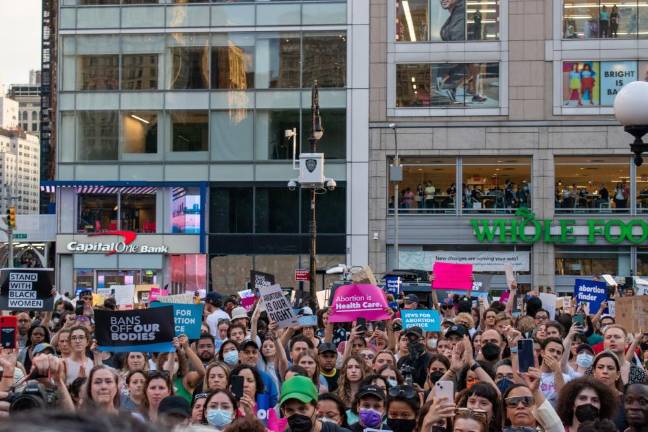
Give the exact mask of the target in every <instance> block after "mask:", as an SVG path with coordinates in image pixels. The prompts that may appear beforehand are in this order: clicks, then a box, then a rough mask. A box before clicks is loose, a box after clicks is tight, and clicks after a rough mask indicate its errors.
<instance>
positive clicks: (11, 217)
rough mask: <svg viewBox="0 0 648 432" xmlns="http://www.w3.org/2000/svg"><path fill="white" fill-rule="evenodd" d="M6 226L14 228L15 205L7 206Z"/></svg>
mask: <svg viewBox="0 0 648 432" xmlns="http://www.w3.org/2000/svg"><path fill="white" fill-rule="evenodd" d="M7 226H8V227H9V228H10V229H15V228H16V207H9V210H7Z"/></svg>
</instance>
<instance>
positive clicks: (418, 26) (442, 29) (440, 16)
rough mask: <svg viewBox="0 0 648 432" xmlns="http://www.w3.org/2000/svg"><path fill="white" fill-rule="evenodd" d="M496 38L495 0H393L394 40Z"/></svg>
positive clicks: (496, 16)
mask: <svg viewBox="0 0 648 432" xmlns="http://www.w3.org/2000/svg"><path fill="white" fill-rule="evenodd" d="M498 38H499V2H498V1H497V0H469V1H467V0H396V41H397V42H425V41H434V42H461V41H466V40H497V39H498Z"/></svg>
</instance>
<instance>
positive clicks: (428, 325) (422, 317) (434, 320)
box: [401, 309, 442, 332]
mask: <svg viewBox="0 0 648 432" xmlns="http://www.w3.org/2000/svg"><path fill="white" fill-rule="evenodd" d="M401 318H402V319H403V328H404V329H408V328H410V327H420V328H421V329H422V330H423V331H424V332H440V331H441V321H442V319H441V314H439V311H436V310H421V309H413V310H406V309H403V310H401Z"/></svg>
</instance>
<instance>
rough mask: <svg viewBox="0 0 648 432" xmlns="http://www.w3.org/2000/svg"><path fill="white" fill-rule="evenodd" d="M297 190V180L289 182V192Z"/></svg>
mask: <svg viewBox="0 0 648 432" xmlns="http://www.w3.org/2000/svg"><path fill="white" fill-rule="evenodd" d="M295 189H297V182H296V181H295V180H290V181H288V190H291V191H294V190H295Z"/></svg>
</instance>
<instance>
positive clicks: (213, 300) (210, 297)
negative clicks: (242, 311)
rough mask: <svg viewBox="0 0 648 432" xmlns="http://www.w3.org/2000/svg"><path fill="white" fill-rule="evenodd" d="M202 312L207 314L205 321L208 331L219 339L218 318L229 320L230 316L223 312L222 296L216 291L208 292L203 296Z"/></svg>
mask: <svg viewBox="0 0 648 432" xmlns="http://www.w3.org/2000/svg"><path fill="white" fill-rule="evenodd" d="M204 301H205V306H204V314H205V315H206V316H207V318H206V319H205V322H206V323H207V325H208V326H209V333H210V334H211V335H212V336H213V337H215V338H216V339H220V334H219V332H218V322H219V321H220V320H223V319H224V320H229V318H230V316H229V315H228V314H227V312H225V311H224V310H223V309H222V307H223V297H222V296H221V295H220V294H218V293H216V292H213V291H212V292H209V293H207V295H206V296H205V298H204Z"/></svg>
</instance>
